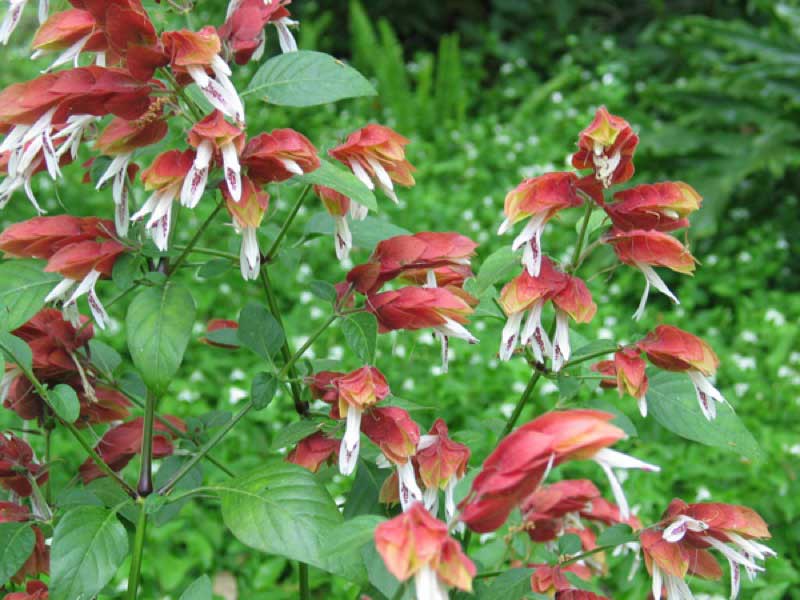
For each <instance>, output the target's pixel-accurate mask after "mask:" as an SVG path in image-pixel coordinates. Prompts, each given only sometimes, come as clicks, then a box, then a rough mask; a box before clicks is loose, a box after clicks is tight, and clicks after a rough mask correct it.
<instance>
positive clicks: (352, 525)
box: [325, 515, 386, 556]
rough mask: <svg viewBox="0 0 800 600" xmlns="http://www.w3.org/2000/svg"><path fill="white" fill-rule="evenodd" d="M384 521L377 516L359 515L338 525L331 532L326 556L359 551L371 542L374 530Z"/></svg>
mask: <svg viewBox="0 0 800 600" xmlns="http://www.w3.org/2000/svg"><path fill="white" fill-rule="evenodd" d="M385 520H386V519H385V518H384V517H380V516H378V515H359V516H357V517H354V518H352V519H348V520H347V521H345V522H344V523H342V524H340V525H338V526H337V527H335V528H334V529H333V531H332V532H331V542H330V544H328V546H327V547H326V548H325V555H326V556H333V555H336V554H346V553H347V552H352V550H353V549H354V548H357V549H360V548H361V546H363V545H364V544H368V543H369V542H371V541H372V539H373V537H374V535H375V528H376V527H377V526H378V525H380V524H381V523H383V522H384V521H385Z"/></svg>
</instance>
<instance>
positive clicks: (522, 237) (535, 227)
mask: <svg viewBox="0 0 800 600" xmlns="http://www.w3.org/2000/svg"><path fill="white" fill-rule="evenodd" d="M546 221H547V213H539V214H537V215H533V216H532V217H531V218H530V220H529V221H528V223H527V224H526V225H525V228H524V229H523V230H522V231H521V232H520V234H519V235H518V236H517V237H516V238H514V242H513V243H512V244H511V249H512V250H519V249H520V248H521V247H522V245H523V244H526V243H527V242H529V241H530V240H532V239H533V238H534V237H536V234H537V232H538V233H539V234H540V235H541V231H542V229H544V224H545V222H546Z"/></svg>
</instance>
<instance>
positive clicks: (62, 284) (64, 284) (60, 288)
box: [44, 277, 78, 302]
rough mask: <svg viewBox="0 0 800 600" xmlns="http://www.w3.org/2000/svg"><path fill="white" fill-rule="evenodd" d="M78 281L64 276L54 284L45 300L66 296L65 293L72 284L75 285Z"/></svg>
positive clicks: (59, 298)
mask: <svg viewBox="0 0 800 600" xmlns="http://www.w3.org/2000/svg"><path fill="white" fill-rule="evenodd" d="M77 283H78V282H77V281H75V280H74V279H70V278H69V277H65V278H64V279H62V280H61V281H59V282H58V283H57V284H56V287H54V288H53V289H52V290H50V293H49V294H47V296H45V299H44V301H45V302H55V301H58V300H63V299H64V298H66V297H67V294H68V293H69V291H70V290H71V289H72V286H74V285H76V284H77Z"/></svg>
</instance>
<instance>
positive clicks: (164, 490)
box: [158, 400, 253, 496]
mask: <svg viewBox="0 0 800 600" xmlns="http://www.w3.org/2000/svg"><path fill="white" fill-rule="evenodd" d="M252 408H253V401H252V400H248V401H247V404H245V405H244V406H243V407H242V408H241V409H240V410H239V412H238V413H236V414H235V415H234V416H233V418H231V420H230V421H228V422H227V423H225V425H223V426H222V427H221V428H220V430H219V431H217V433H216V434H214V437H212V438H211V439H210V440H208V441H207V442H206V443H205V444H203V446H202V447H201V448H200V450H198V451H197V453H196V454H195V455H194V456H192V458H190V459H189V460H187V461H186V462H185V463H183V466H182V467H181V468H180V469H178V470H177V472H176V473H175V474H174V475H173V476H172V478H171V479H170V480H169V481H168V482H167V483H165V484H164V485H163V486H162V487H161V489H159V490H158V494H159V495H161V496H164V495H166V494H169V493H170V492H171V491H172V488H174V487H175V484H177V483H178V482H179V481H180V480H181V479H183V478H184V477H185V476H186V474H187V473H188V472H189V471H191V470H192V469H193V468H194V466H195V465H196V464H197V463H198V462H200V461H201V460H202V459H203V458H204V457H205V456H206V455H207V454H208V453H209V452H210V451H211V449H212V448H213V447H214V446H216V445H217V444H219V443H220V441H222V438H224V437H225V436H226V435H227V433H228V432H229V431H230V430H231V429H233V427H234V426H235V425H236V424H237V423H238V422H239V421H240V420H241V419H242V417H244V416H245V415H246V414H247V413H248V412H250V409H252Z"/></svg>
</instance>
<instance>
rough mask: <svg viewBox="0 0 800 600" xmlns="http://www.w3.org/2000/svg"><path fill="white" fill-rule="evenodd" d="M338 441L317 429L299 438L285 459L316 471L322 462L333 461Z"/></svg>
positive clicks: (337, 451) (313, 471) (337, 448)
mask: <svg viewBox="0 0 800 600" xmlns="http://www.w3.org/2000/svg"><path fill="white" fill-rule="evenodd" d="M340 443H341V442H340V441H339V440H337V439H334V438H329V437H328V436H326V435H325V434H324V433H322V432H321V431H317V432H316V433H312V434H311V435H310V436H308V437H306V438H303V439H302V440H300V441H299V442H298V443H297V445H296V446H295V447H294V449H293V450H292V451H291V452H290V453H289V456H287V457H286V460H288V461H289V462H290V463H294V464H296V465H300V466H301V467H303V468H306V469H308V470H309V471H311V472H312V473H316V472H317V471H318V470H319V468H320V466H321V465H322V464H323V463H328V464H330V463H331V462H332V461H333V459H334V458H335V457H336V455H337V454H338V453H339V445H340Z"/></svg>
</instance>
